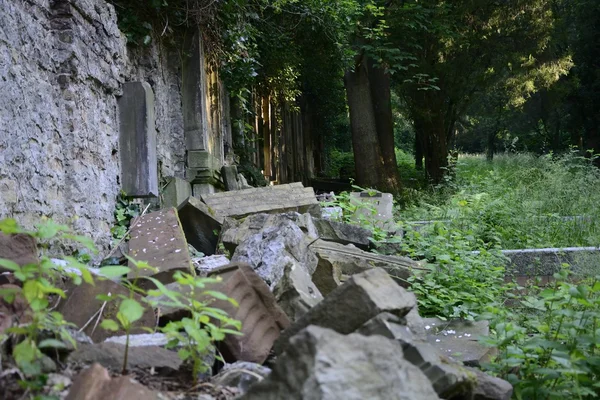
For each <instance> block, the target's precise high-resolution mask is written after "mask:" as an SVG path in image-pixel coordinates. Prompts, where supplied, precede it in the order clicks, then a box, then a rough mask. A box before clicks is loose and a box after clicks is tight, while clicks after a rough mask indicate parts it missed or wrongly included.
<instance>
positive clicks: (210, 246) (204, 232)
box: [178, 197, 223, 256]
mask: <svg viewBox="0 0 600 400" xmlns="http://www.w3.org/2000/svg"><path fill="white" fill-rule="evenodd" d="M178 213H179V218H180V220H181V225H182V226H183V232H184V233H185V237H186V239H187V241H188V242H189V243H190V244H191V245H192V246H194V247H195V248H196V249H197V250H199V251H201V252H202V253H204V254H206V255H209V256H210V255H213V254H215V251H216V249H217V243H218V239H219V233H220V232H221V225H222V224H223V218H222V217H220V216H218V215H216V214H215V213H214V211H211V210H210V209H209V207H208V206H207V205H206V204H204V203H203V202H202V201H200V200H199V199H197V198H195V197H188V198H187V199H186V200H185V201H184V202H183V203H181V204H180V205H179V207H178Z"/></svg>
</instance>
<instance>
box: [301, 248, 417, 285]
mask: <svg viewBox="0 0 600 400" xmlns="http://www.w3.org/2000/svg"><path fill="white" fill-rule="evenodd" d="M310 247H311V249H313V250H314V252H315V254H316V255H317V257H318V259H319V262H318V266H317V270H319V269H324V270H325V271H339V272H338V273H339V274H341V275H353V274H357V273H360V272H363V271H367V270H369V269H372V268H374V267H380V268H383V269H385V270H386V271H387V272H388V273H389V274H390V275H391V276H392V277H393V278H394V279H395V280H396V282H398V284H399V285H402V286H404V287H408V282H407V281H406V279H407V278H408V277H410V276H411V275H412V274H413V271H415V270H424V268H423V267H422V266H421V265H420V264H419V263H418V262H416V261H413V260H411V259H410V258H406V257H394V256H384V255H380V254H374V253H368V252H366V251H362V250H360V249H358V248H356V247H354V246H352V245H347V246H344V245H342V244H339V243H333V242H327V241H324V240H318V241H316V242H315V243H314V244H312V245H311V246H310ZM318 273H319V274H321V272H320V271H319V272H318ZM327 274H329V272H327ZM329 275H330V274H329ZM317 287H319V285H317ZM319 290H321V287H319ZM322 292H323V290H322ZM323 294H324V295H326V293H323Z"/></svg>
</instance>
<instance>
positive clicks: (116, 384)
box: [66, 364, 159, 400]
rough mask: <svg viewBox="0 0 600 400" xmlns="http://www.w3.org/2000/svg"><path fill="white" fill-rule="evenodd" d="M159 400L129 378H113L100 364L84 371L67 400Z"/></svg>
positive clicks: (148, 390)
mask: <svg viewBox="0 0 600 400" xmlns="http://www.w3.org/2000/svg"><path fill="white" fill-rule="evenodd" d="M107 399H110V400H159V397H158V394H157V393H155V392H153V391H151V390H150V389H148V388H146V387H144V386H142V385H141V384H139V383H137V382H135V381H134V380H132V379H131V378H129V377H127V376H120V377H118V378H111V377H110V375H109V374H108V371H107V370H106V369H105V368H103V367H102V366H101V365H99V364H93V365H92V366H91V367H89V368H87V369H85V370H83V371H82V372H81V373H80V374H79V375H78V376H77V377H76V378H75V381H74V382H73V386H71V389H70V390H69V394H68V395H67V397H66V400H107Z"/></svg>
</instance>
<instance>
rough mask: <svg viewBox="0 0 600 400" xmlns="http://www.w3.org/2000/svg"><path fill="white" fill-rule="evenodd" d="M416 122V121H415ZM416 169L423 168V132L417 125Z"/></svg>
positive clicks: (420, 169)
mask: <svg viewBox="0 0 600 400" xmlns="http://www.w3.org/2000/svg"><path fill="white" fill-rule="evenodd" d="M415 124H416V122H415ZM415 169H416V170H417V171H422V170H423V132H422V131H421V130H420V129H418V128H417V127H416V125H415Z"/></svg>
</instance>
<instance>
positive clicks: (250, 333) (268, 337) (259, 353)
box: [209, 263, 290, 364]
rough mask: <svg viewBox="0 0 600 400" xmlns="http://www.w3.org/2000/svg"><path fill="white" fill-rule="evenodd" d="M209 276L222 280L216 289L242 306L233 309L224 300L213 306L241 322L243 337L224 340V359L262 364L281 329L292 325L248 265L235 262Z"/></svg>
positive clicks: (229, 337) (266, 287)
mask: <svg viewBox="0 0 600 400" xmlns="http://www.w3.org/2000/svg"><path fill="white" fill-rule="evenodd" d="M209 276H210V277H215V276H220V277H221V278H223V281H222V283H220V284H217V285H215V287H214V290H217V291H219V292H221V293H224V294H225V295H227V296H228V297H230V298H232V299H235V300H236V301H237V302H238V304H239V307H234V306H233V305H232V304H231V303H230V302H228V301H223V300H219V301H216V302H214V303H212V306H213V307H216V308H220V309H222V310H224V311H226V312H227V313H228V314H229V316H231V317H232V318H234V319H236V320H238V321H241V322H242V333H243V336H236V335H228V336H227V337H226V338H225V340H224V341H223V348H222V353H223V356H224V358H225V360H226V361H228V362H233V361H251V362H255V363H259V364H261V363H263V362H264V361H265V360H266V359H267V356H268V355H269V352H270V351H271V348H272V346H273V343H274V342H275V340H276V339H277V338H278V337H279V335H280V332H281V330H283V329H286V328H287V327H288V326H289V324H290V321H289V319H288V317H287V316H286V315H285V313H284V312H283V311H282V310H281V308H279V306H278V305H277V303H276V302H275V297H274V296H273V294H272V293H271V291H270V290H269V287H268V286H267V285H266V284H265V283H264V282H263V280H262V279H261V278H260V277H259V276H258V275H257V274H256V273H255V272H254V271H253V269H252V268H251V267H250V266H249V265H245V264H242V263H237V264H235V263H232V264H230V265H229V266H227V267H223V268H219V269H216V270H214V271H212V272H211V274H210V275H209Z"/></svg>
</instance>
